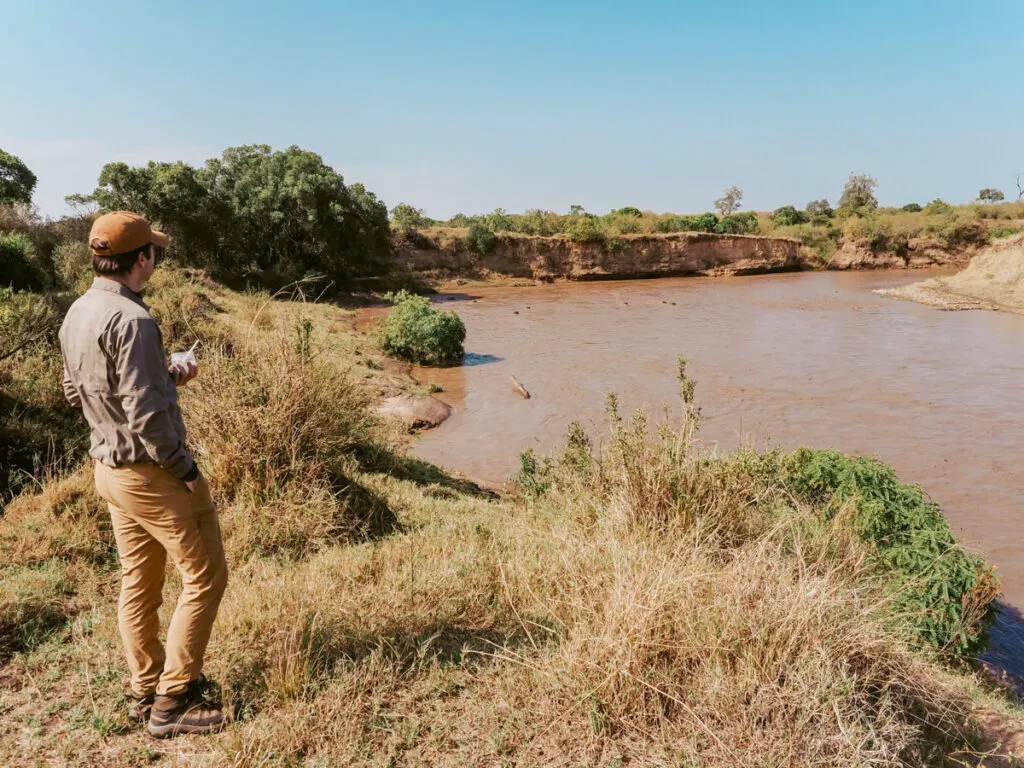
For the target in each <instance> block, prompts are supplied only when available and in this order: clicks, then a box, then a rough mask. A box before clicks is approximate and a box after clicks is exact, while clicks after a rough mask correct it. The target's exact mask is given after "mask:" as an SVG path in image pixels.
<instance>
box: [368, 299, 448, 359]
mask: <svg viewBox="0 0 1024 768" xmlns="http://www.w3.org/2000/svg"><path fill="white" fill-rule="evenodd" d="M387 298H389V299H390V300H391V302H392V303H393V304H394V305H395V308H394V309H393V310H391V314H390V315H388V317H387V319H386V320H385V321H384V323H383V325H382V328H381V344H382V346H383V347H384V352H385V353H386V354H388V355H392V356H393V357H398V358H401V359H403V360H408V361H410V362H413V363H419V364H421V365H458V364H460V363H461V362H462V359H463V358H464V357H465V356H466V352H465V349H464V348H463V346H462V345H463V342H465V340H466V326H465V325H464V324H463V322H462V319H461V318H460V317H459V316H458V315H457V314H455V313H454V312H442V311H441V310H439V309H436V308H435V307H433V306H432V305H431V303H430V300H429V299H427V298H425V297H423V296H416V295H414V294H411V293H409V292H407V291H404V290H402V291H399V292H398V293H397V294H393V295H390V294H389V295H388V297H387Z"/></svg>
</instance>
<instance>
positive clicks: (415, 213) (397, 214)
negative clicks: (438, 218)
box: [391, 203, 430, 235]
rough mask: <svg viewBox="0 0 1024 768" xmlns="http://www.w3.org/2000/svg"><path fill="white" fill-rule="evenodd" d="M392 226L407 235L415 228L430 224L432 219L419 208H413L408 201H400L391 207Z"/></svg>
mask: <svg viewBox="0 0 1024 768" xmlns="http://www.w3.org/2000/svg"><path fill="white" fill-rule="evenodd" d="M391 226H392V227H393V228H394V229H395V230H396V231H398V232H400V233H401V234H403V235H407V234H409V233H410V232H412V231H413V230H414V229H419V228H420V227H427V226H430V220H429V219H428V218H427V217H426V216H424V215H423V211H422V210H420V209H419V208H413V207H412V206H411V205H409V204H408V203H399V204H398V205H396V206H395V207H394V208H392V209H391Z"/></svg>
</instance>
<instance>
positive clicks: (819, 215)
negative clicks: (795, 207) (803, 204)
mask: <svg viewBox="0 0 1024 768" xmlns="http://www.w3.org/2000/svg"><path fill="white" fill-rule="evenodd" d="M807 215H808V216H810V217H811V218H812V219H814V220H817V219H831V218H832V217H833V216H834V215H835V211H833V210H832V206H831V205H829V202H828V200H826V199H824V198H823V199H821V200H811V202H809V203H808V204H807Z"/></svg>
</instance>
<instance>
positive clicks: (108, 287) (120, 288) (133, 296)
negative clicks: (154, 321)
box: [89, 277, 149, 310]
mask: <svg viewBox="0 0 1024 768" xmlns="http://www.w3.org/2000/svg"><path fill="white" fill-rule="evenodd" d="M89 287H90V290H91V289H93V288H95V289H96V290H98V291H107V292H109V293H116V294H118V295H119V296H124V297H125V298H126V299H129V300H131V301H134V302H135V303H136V304H138V305H139V306H140V307H143V308H145V309H147V310H148V309H149V305H147V304H146V302H144V301H143V300H142V294H139V293H136V292H135V291H133V290H132V289H131V288H129V287H128V286H127V285H124V284H123V283H119V282H117V280H110V279H109V278H106V277H94V278H93V281H92V285H91V286H89Z"/></svg>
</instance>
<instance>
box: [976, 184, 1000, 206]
mask: <svg viewBox="0 0 1024 768" xmlns="http://www.w3.org/2000/svg"><path fill="white" fill-rule="evenodd" d="M978 199H979V200H980V201H981V202H983V203H998V202H999V201H1000V200H1005V199H1006V197H1005V196H1004V195H1003V193H1002V192H1000V191H999V190H998V189H992V188H991V187H985V188H984V189H982V190H980V191H979V192H978Z"/></svg>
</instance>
